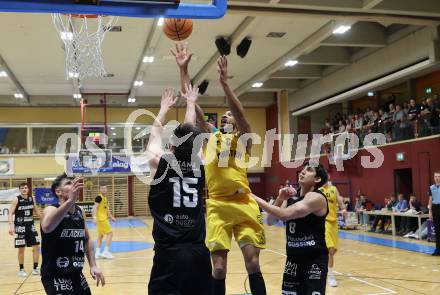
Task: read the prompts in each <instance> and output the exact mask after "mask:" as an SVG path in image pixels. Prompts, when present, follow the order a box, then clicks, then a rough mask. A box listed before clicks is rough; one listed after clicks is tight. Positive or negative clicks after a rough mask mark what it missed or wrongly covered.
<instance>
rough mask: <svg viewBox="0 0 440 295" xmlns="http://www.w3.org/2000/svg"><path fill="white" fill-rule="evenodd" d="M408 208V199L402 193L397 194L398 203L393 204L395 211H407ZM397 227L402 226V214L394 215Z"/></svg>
mask: <svg viewBox="0 0 440 295" xmlns="http://www.w3.org/2000/svg"><path fill="white" fill-rule="evenodd" d="M407 210H408V201H407V200H405V198H404V196H403V194H402V193H400V194H398V195H397V203H396V204H395V205H394V206H393V212H406V211H407ZM394 221H395V226H396V229H398V228H400V224H401V221H402V218H401V216H394Z"/></svg>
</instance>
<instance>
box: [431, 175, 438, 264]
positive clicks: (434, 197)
mask: <svg viewBox="0 0 440 295" xmlns="http://www.w3.org/2000/svg"><path fill="white" fill-rule="evenodd" d="M434 182H435V184H433V185H431V186H430V187H429V206H428V207H429V219H430V220H432V221H433V223H434V229H435V251H434V253H432V256H440V171H437V172H435V173H434Z"/></svg>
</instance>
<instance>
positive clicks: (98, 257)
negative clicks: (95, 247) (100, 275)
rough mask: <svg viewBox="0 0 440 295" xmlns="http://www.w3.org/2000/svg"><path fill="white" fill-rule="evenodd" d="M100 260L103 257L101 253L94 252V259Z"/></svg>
mask: <svg viewBox="0 0 440 295" xmlns="http://www.w3.org/2000/svg"><path fill="white" fill-rule="evenodd" d="M101 258H103V255H102V253H101V251H96V253H95V259H101Z"/></svg>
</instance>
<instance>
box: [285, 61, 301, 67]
mask: <svg viewBox="0 0 440 295" xmlns="http://www.w3.org/2000/svg"><path fill="white" fill-rule="evenodd" d="M297 63H298V61H297V60H291V59H289V60H288V61H287V62H286V63H285V64H284V66H286V67H293V66H294V65H296V64H297Z"/></svg>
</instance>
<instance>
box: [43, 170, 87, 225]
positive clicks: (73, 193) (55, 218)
mask: <svg viewBox="0 0 440 295" xmlns="http://www.w3.org/2000/svg"><path fill="white" fill-rule="evenodd" d="M83 187H84V183H83V181H82V178H75V179H74V180H73V182H72V189H71V190H70V191H69V193H68V199H67V200H66V201H65V202H64V203H63V204H61V205H60V206H59V207H58V208H56V207H53V206H48V207H46V208H45V209H44V211H43V218H42V219H41V230H42V231H43V232H45V233H51V232H52V231H53V230H54V229H55V228H56V227H57V226H58V224H60V222H61V221H62V220H63V218H64V216H66V214H67V212H68V211H69V210H70V209H72V207H74V206H75V201H76V199H77V198H78V197H79V193H80V191H81V190H82V189H83Z"/></svg>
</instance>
